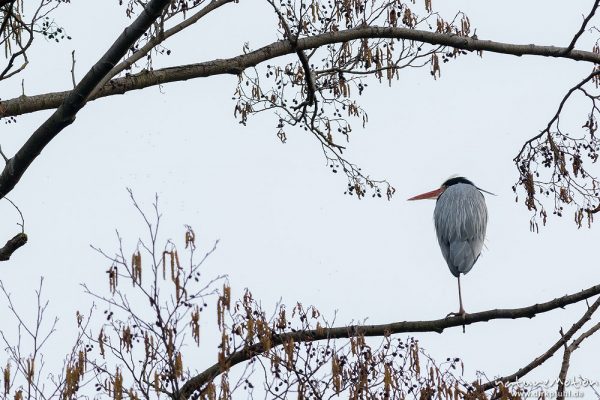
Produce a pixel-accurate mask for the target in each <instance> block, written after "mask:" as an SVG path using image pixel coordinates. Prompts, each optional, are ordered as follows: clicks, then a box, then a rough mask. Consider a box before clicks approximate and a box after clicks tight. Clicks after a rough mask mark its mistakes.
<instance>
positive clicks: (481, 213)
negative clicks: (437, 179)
mask: <svg viewBox="0 0 600 400" xmlns="http://www.w3.org/2000/svg"><path fill="white" fill-rule="evenodd" d="M482 192H485V193H488V194H493V193H490V192H487V191H485V190H483V189H480V188H478V187H477V186H475V185H474V184H473V182H471V181H470V180H468V179H466V178H463V177H462V176H459V177H456V178H450V179H448V180H447V181H446V182H444V183H443V184H442V186H440V188H439V189H435V190H432V191H431V192H427V193H423V194H420V195H418V196H415V197H411V198H410V199H408V200H423V199H437V202H436V205H435V210H434V212H433V220H434V222H435V233H436V235H437V239H438V243H439V244H440V249H441V250H442V255H443V256H444V259H445V260H446V263H447V264H448V268H450V272H451V273H452V275H454V276H455V277H456V278H458V301H459V305H460V307H459V310H458V313H450V314H449V316H450V315H463V316H464V315H465V309H464V307H463V302H462V293H461V289H460V274H466V273H468V272H469V271H470V270H471V268H473V265H475V262H476V261H477V259H478V258H479V254H480V253H481V248H482V247H483V242H484V240H485V230H486V227H487V220H488V215H487V207H486V205H485V199H484V197H483V194H482Z"/></svg>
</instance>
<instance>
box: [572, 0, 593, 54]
mask: <svg viewBox="0 0 600 400" xmlns="http://www.w3.org/2000/svg"><path fill="white" fill-rule="evenodd" d="M599 4H600V0H595V1H594V5H593V6H592V10H591V11H590V13H589V14H588V16H587V17H586V18H585V19H584V20H583V23H582V24H581V28H579V31H578V32H577V33H576V34H575V36H573V40H571V43H569V46H567V50H565V53H567V54H568V53H569V52H571V50H573V49H574V48H575V44H576V43H577V40H579V38H580V37H581V35H583V32H584V31H585V27H586V26H587V24H588V22H590V20H591V19H592V17H593V16H594V14H595V13H596V10H597V9H598V5H599Z"/></svg>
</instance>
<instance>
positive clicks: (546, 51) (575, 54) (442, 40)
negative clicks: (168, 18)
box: [0, 26, 600, 117]
mask: <svg viewBox="0 0 600 400" xmlns="http://www.w3.org/2000/svg"><path fill="white" fill-rule="evenodd" d="M364 38H390V39H391V38H394V39H406V40H414V41H417V42H424V43H430V44H433V45H441V46H450V47H454V48H457V49H464V50H481V51H490V52H493V53H501V54H509V55H515V56H524V55H532V56H543V57H556V58H565V59H570V60H575V61H586V62H590V63H598V64H600V54H595V53H593V52H590V51H582V50H571V51H569V52H567V50H568V48H567V47H555V46H539V45H534V44H511V43H502V42H494V41H490V40H480V39H474V38H472V37H466V36H458V35H454V34H442V33H435V32H429V31H421V30H416V29H408V28H394V27H376V26H361V27H357V28H352V29H347V30H343V31H338V32H328V33H323V34H320V35H315V36H311V37H306V38H300V39H298V40H297V42H296V44H295V46H294V45H292V43H290V41H288V40H285V41H279V42H274V43H271V44H269V45H267V46H264V47H262V48H260V49H258V50H255V51H252V52H250V53H248V54H243V55H240V56H237V57H233V58H228V59H216V60H212V61H206V62H202V63H197V64H189V65H182V66H177V67H170V68H163V69H158V70H155V71H143V72H141V73H139V74H135V75H131V76H128V77H125V78H118V79H113V80H112V81H110V82H108V83H107V84H106V85H105V86H104V87H103V88H102V89H101V90H100V91H99V92H98V93H97V95H95V96H93V97H92V98H90V99H89V100H95V99H97V98H100V97H106V96H112V95H116V94H123V93H126V92H129V91H131V90H139V89H144V88H147V87H149V86H156V85H159V84H164V83H168V82H176V81H184V80H188V79H194V78H202V77H208V76H212V75H222V74H239V73H241V72H242V71H243V70H245V69H246V68H249V67H253V66H256V65H257V64H260V63H262V62H265V61H267V60H272V59H274V58H277V57H281V56H284V55H288V54H292V53H296V52H297V51H298V50H308V49H314V48H317V47H321V46H325V45H327V44H333V43H343V42H347V41H351V40H357V39H364ZM69 93H71V92H55V93H48V94H43V95H37V96H31V97H23V96H21V97H17V98H14V99H10V100H6V101H2V102H0V117H7V116H15V115H21V114H26V113H31V112H35V111H40V110H47V109H52V108H56V107H58V106H59V105H60V104H61V103H62V101H64V99H65V97H66V96H67V95H68V94H69Z"/></svg>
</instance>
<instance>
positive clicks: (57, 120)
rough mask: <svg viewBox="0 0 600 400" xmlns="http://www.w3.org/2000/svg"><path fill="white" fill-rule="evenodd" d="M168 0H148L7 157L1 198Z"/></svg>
mask: <svg viewBox="0 0 600 400" xmlns="http://www.w3.org/2000/svg"><path fill="white" fill-rule="evenodd" d="M169 3H170V1H169V0H151V1H150V2H149V3H148V4H147V5H146V7H145V8H144V11H143V12H142V13H141V14H140V15H139V16H138V17H137V18H136V20H135V21H133V23H132V24H131V25H130V26H129V27H127V28H126V29H125V30H124V31H123V33H121V35H120V36H119V37H118V38H117V40H116V41H115V42H114V43H113V44H112V46H111V47H110V48H109V49H108V50H107V51H106V53H105V54H104V55H103V56H102V57H101V58H100V60H99V61H98V62H97V63H96V64H95V65H94V66H93V67H92V68H91V69H90V70H89V71H88V73H87V74H86V75H85V76H84V77H83V79H82V80H81V82H79V84H78V85H77V86H76V87H75V88H74V89H73V90H72V91H71V92H69V93H68V95H66V96H65V99H64V101H63V102H62V104H61V105H60V106H59V107H58V109H57V110H56V111H55V112H54V113H53V114H52V115H51V116H50V118H48V119H47V120H46V121H45V122H44V123H43V124H42V125H41V126H40V127H39V128H38V129H36V131H35V132H34V133H33V134H32V135H31V136H30V137H29V139H28V140H27V142H25V144H24V145H23V146H22V147H21V148H20V149H19V151H17V153H16V154H15V155H14V157H13V158H11V159H9V160H8V162H7V163H6V166H5V167H4V170H3V171H2V173H1V174H0V198H2V197H4V196H6V194H8V193H9V192H10V191H11V190H12V189H13V188H14V187H15V185H16V184H17V182H19V180H20V179H21V177H22V176H23V174H24V173H25V171H26V170H27V168H28V167H29V165H31V163H32V162H33V160H35V158H36V157H37V156H38V155H39V154H40V153H41V151H42V150H43V149H44V147H46V145H48V143H50V141H51V140H52V139H54V137H56V135H58V133H60V132H61V131H62V130H63V129H64V128H66V127H67V126H69V125H70V124H72V123H73V121H75V116H76V115H77V112H79V110H81V109H82V108H83V107H84V106H85V104H86V102H87V101H88V96H89V95H90V93H91V92H92V90H93V89H94V87H95V86H96V85H97V84H98V82H100V80H102V78H103V77H104V76H105V75H106V74H107V73H108V72H109V71H110V70H111V68H112V67H113V66H114V65H115V64H116V63H117V62H118V61H119V60H120V59H121V58H122V57H123V56H124V55H125V54H126V53H127V50H128V49H129V48H130V47H131V45H132V44H133V43H135V41H136V40H137V39H138V38H139V37H140V36H142V35H143V34H144V32H146V30H147V29H148V28H149V27H150V25H151V24H152V23H153V22H154V20H156V18H158V17H159V16H160V14H161V12H162V10H163V8H164V7H165V6H167V5H168V4H169Z"/></svg>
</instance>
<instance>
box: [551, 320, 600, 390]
mask: <svg viewBox="0 0 600 400" xmlns="http://www.w3.org/2000/svg"><path fill="white" fill-rule="evenodd" d="M598 330H600V322H598V323H597V324H596V325H594V326H592V327H591V328H590V329H588V330H587V331H585V332H584V333H582V334H581V335H580V336H579V337H578V338H577V339H575V340H574V341H573V343H571V344H570V345H568V346H565V353H564V355H563V361H562V364H561V367H560V373H559V374H558V388H557V393H556V400H564V398H565V383H566V380H567V371H568V370H569V361H570V359H571V353H573V352H574V351H575V350H576V349H577V348H578V347H579V345H580V344H581V342H583V341H584V340H585V339H586V338H588V337H590V336H592V335H593V334H594V333H596V332H597V331H598ZM565 344H566V342H565Z"/></svg>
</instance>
